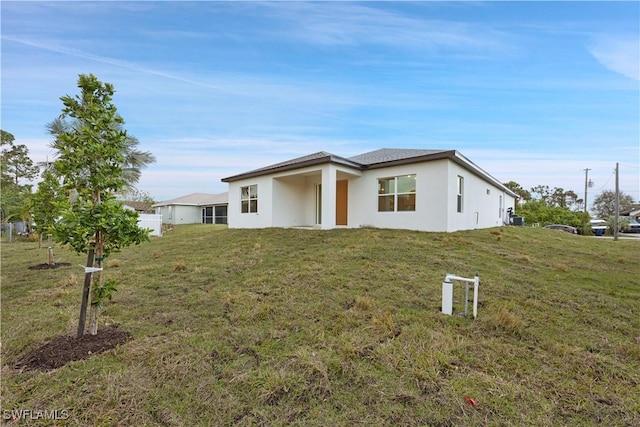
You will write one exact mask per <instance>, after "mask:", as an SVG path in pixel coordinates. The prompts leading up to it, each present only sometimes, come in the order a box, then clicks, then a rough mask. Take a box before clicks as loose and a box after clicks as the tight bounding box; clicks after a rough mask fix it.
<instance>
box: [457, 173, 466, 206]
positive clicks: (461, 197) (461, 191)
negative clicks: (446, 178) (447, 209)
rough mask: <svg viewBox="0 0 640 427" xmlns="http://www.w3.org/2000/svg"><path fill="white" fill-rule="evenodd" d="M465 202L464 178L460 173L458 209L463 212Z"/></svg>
mask: <svg viewBox="0 0 640 427" xmlns="http://www.w3.org/2000/svg"><path fill="white" fill-rule="evenodd" d="M463 202H464V178H463V177H461V176H460V175H458V194H457V196H456V204H457V211H458V212H462V209H463V208H464V206H463Z"/></svg>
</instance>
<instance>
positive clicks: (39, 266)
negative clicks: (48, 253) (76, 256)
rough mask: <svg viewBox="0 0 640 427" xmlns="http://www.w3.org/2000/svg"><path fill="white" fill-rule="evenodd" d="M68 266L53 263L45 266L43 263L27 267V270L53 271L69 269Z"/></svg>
mask: <svg viewBox="0 0 640 427" xmlns="http://www.w3.org/2000/svg"><path fill="white" fill-rule="evenodd" d="M70 265H71V263H70V262H55V263H53V264H47V263H46V262H45V263H44V264H36V265H31V266H29V270H53V269H55V268H60V267H69V266H70Z"/></svg>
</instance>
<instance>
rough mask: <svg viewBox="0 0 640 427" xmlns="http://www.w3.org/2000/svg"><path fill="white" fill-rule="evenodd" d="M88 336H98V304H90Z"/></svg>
mask: <svg viewBox="0 0 640 427" xmlns="http://www.w3.org/2000/svg"><path fill="white" fill-rule="evenodd" d="M89 334H91V335H98V304H91V308H90V309H89Z"/></svg>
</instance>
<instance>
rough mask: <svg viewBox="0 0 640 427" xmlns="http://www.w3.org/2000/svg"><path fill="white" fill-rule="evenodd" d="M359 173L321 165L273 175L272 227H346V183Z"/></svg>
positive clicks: (348, 169)
mask: <svg viewBox="0 0 640 427" xmlns="http://www.w3.org/2000/svg"><path fill="white" fill-rule="evenodd" d="M360 176H361V172H360V171H358V170H355V169H351V168H347V167H343V166H338V165H335V164H324V165H322V166H321V167H319V168H317V169H307V170H303V171H295V172H293V171H292V173H290V174H285V175H280V176H277V177H274V178H273V181H272V186H273V190H272V205H271V206H272V209H273V211H272V218H273V220H272V222H273V226H275V227H314V228H321V229H330V228H335V227H348V226H349V183H350V181H352V180H354V179H358V178H359V177H360Z"/></svg>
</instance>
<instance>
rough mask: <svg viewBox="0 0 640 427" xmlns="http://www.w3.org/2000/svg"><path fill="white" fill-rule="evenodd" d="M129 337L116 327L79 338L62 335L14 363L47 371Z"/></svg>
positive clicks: (16, 366) (98, 351) (105, 349)
mask: <svg viewBox="0 0 640 427" xmlns="http://www.w3.org/2000/svg"><path fill="white" fill-rule="evenodd" d="M130 339H131V335H130V334H129V333H128V332H125V331H121V330H120V329H118V328H113V327H109V328H103V329H100V330H98V334H97V335H89V334H85V335H83V336H82V337H80V338H76V337H75V336H68V335H63V336H59V337H56V338H54V339H53V340H51V341H49V342H48V343H46V344H44V345H41V346H40V347H38V348H36V349H34V350H33V351H31V352H29V353H27V354H25V355H24V356H23V357H21V358H20V359H19V360H18V362H17V363H16V365H15V368H16V369H18V370H20V371H25V370H40V371H49V370H52V369H56V368H59V367H61V366H64V365H66V364H67V363H69V362H71V361H74V360H83V359H88V358H90V357H91V356H92V355H94V354H99V353H102V352H105V351H108V350H111V349H114V348H116V347H117V346H118V345H120V344H123V343H125V342H127V341H128V340H130Z"/></svg>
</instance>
